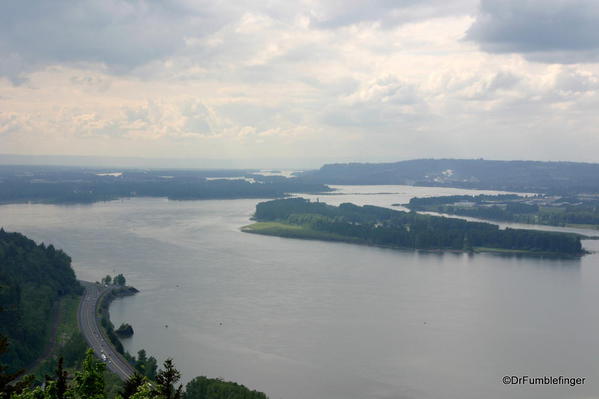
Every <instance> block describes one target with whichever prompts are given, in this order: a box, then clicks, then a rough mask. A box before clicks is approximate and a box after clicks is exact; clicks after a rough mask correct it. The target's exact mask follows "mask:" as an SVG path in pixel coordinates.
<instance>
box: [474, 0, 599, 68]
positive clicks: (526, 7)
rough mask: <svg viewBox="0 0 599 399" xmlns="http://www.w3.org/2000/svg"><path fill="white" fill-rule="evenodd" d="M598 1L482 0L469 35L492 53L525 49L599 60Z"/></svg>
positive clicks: (535, 57)
mask: <svg viewBox="0 0 599 399" xmlns="http://www.w3.org/2000/svg"><path fill="white" fill-rule="evenodd" d="M597 38H599V2H597V1H596V0H502V1H492V0H482V1H481V4H480V10H479V13H478V15H477V17H476V21H475V22H474V24H473V25H472V26H471V27H470V29H469V30H468V32H467V34H466V39H468V40H472V41H474V42H476V43H478V44H479V46H480V47H481V49H482V50H484V51H487V52H490V53H521V54H522V55H524V56H525V57H526V58H527V59H529V60H531V61H538V62H546V63H562V64H571V63H579V62H597V61H599V40H597Z"/></svg>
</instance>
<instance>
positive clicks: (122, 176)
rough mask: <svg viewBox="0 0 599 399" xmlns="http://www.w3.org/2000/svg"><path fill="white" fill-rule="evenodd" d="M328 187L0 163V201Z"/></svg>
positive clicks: (245, 194) (209, 174)
mask: <svg viewBox="0 0 599 399" xmlns="http://www.w3.org/2000/svg"><path fill="white" fill-rule="evenodd" d="M328 191H331V189H330V188H329V187H327V186H326V185H324V184H320V183H311V182H306V181H304V180H300V179H297V178H286V177H283V176H263V175H260V174H257V173H256V171H245V170H229V171H226V170H214V171H210V170H121V171H114V170H106V169H90V168H76V167H36V166H0V203H20V202H35V203H53V204H74V203H93V202H98V201H109V200H114V199H119V198H132V197H163V198H169V199H173V200H198V199H235V198H280V197H285V196H288V195H289V194H291V193H299V192H302V193H323V192H328Z"/></svg>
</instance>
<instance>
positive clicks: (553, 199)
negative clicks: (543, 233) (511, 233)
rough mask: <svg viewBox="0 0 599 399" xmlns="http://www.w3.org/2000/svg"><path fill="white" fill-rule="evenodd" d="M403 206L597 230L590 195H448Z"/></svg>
mask: <svg viewBox="0 0 599 399" xmlns="http://www.w3.org/2000/svg"><path fill="white" fill-rule="evenodd" d="M405 206H406V207H407V208H409V209H410V210H412V211H424V212H438V213H446V214H451V215H460V216H469V217H475V218H481V219H490V220H497V221H504V222H515V223H529V224H542V225H548V226H561V227H578V228H591V229H599V196H597V195H591V194H571V195H545V194H536V195H529V196H522V195H515V194H499V195H485V194H481V195H450V196H443V197H427V198H412V199H411V200H410V202H409V203H408V204H406V205H405Z"/></svg>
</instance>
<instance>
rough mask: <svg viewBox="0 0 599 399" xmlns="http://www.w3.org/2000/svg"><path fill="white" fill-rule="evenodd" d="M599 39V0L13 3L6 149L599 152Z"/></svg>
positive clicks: (403, 155) (267, 162) (225, 157)
mask: <svg viewBox="0 0 599 399" xmlns="http://www.w3.org/2000/svg"><path fill="white" fill-rule="evenodd" d="M598 37H599V2H597V1H596V0H501V1H489V0H481V1H475V0H453V1H451V0H449V1H448V0H370V1H357V0H318V1H317V0H297V1H290V0H286V1H276V0H268V1H267V0H256V1H251V2H249V1H237V0H230V1H214V0H210V1H204V0H171V1H167V0H151V1H150V0H148V1H144V0H79V1H76V2H73V1H70V0H53V1H51V2H49V1H47V0H31V1H20V0H8V1H3V2H2V3H1V4H0V154H16V155H44V156H51V157H54V158H55V159H60V158H61V157H64V156H84V157H95V158H96V159H98V158H99V159H102V158H109V157H119V158H127V157H133V158H143V159H162V160H165V159H167V160H168V159H171V160H173V161H174V162H176V163H178V164H185V162H186V161H187V160H189V161H190V162H191V161H194V162H195V164H194V166H202V165H203V164H202V162H205V165H208V166H215V165H216V166H218V165H221V163H222V165H225V164H227V162H229V164H230V162H231V160H234V161H235V164H234V166H236V167H255V166H260V167H269V166H277V167H283V166H285V165H290V166H293V167H316V166H319V164H321V163H325V162H348V161H369V162H381V161H397V160H403V159H414V158H485V159H531V160H555V161H565V160H567V161H584V162H599V112H598V110H599V40H597V38H598ZM46 159H47V158H46ZM65 159H66V158H65ZM223 162H224V163H223Z"/></svg>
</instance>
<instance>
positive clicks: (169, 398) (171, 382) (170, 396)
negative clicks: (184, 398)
mask: <svg viewBox="0 0 599 399" xmlns="http://www.w3.org/2000/svg"><path fill="white" fill-rule="evenodd" d="M163 366H164V370H160V371H159V372H158V374H157V375H156V383H157V384H158V386H157V388H156V391H157V393H158V394H159V395H163V396H164V398H165V399H181V393H182V389H183V386H182V385H179V387H178V388H176V389H175V384H176V383H177V381H179V379H180V378H181V373H179V371H178V370H177V369H176V368H175V365H174V363H173V359H171V358H168V359H166V360H165V361H164V364H163Z"/></svg>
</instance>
